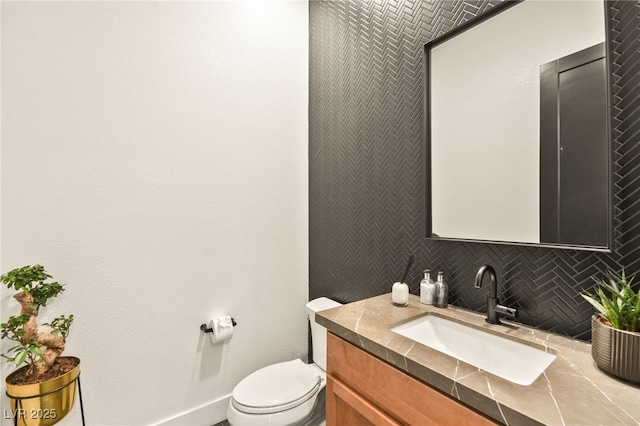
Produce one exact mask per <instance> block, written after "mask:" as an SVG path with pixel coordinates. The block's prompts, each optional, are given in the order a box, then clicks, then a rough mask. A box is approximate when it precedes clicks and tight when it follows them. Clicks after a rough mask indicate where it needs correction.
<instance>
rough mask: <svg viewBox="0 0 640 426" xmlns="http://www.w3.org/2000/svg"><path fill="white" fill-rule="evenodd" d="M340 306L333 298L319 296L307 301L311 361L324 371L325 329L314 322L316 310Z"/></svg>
mask: <svg viewBox="0 0 640 426" xmlns="http://www.w3.org/2000/svg"><path fill="white" fill-rule="evenodd" d="M338 306H342V304H341V303H338V302H336V301H335V300H331V299H327V298H326V297H320V298H318V299H313V300H311V301H310V302H309V303H307V313H308V315H309V322H310V323H311V342H312V346H313V362H314V363H315V364H316V365H317V366H318V367H320V368H322V369H323V370H324V371H326V370H327V329H326V328H324V327H323V326H321V325H320V324H318V323H316V321H315V317H316V312H320V311H324V310H325V309H330V308H335V307H338Z"/></svg>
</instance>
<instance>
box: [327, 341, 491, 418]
mask: <svg viewBox="0 0 640 426" xmlns="http://www.w3.org/2000/svg"><path fill="white" fill-rule="evenodd" d="M326 392H327V426H345V425H348V426H360V425H362V426H365V425H384V426H391V425H419V426H427V425H456V426H459V425H473V426H478V425H495V424H496V423H494V422H493V421H492V420H490V419H488V418H486V417H484V416H483V415H481V414H478V413H477V412H475V411H473V410H472V409H470V408H467V407H466V406H464V405H462V404H460V403H458V402H457V401H455V400H453V399H452V398H449V397H448V396H446V395H444V394H442V393H440V392H438V391H437V390H435V389H433V388H431V387H429V386H427V385H426V384H424V383H422V382H420V381H419V380H417V379H414V378H413V377H410V376H409V375H407V374H406V373H404V372H402V371H400V370H398V369H397V368H395V367H393V366H391V365H390V364H387V363H386V362H383V361H381V360H380V359H378V358H376V357H375V356H373V355H371V354H369V353H367V352H365V351H363V350H362V349H360V348H358V347H356V346H354V345H352V344H351V343H349V342H347V341H346V340H343V339H341V338H340V337H337V336H336V335H334V334H332V333H328V334H327V391H326Z"/></svg>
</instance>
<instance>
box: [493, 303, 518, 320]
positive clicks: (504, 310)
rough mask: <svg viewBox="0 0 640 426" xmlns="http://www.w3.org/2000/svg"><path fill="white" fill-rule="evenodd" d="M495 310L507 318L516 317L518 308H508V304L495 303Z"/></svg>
mask: <svg viewBox="0 0 640 426" xmlns="http://www.w3.org/2000/svg"><path fill="white" fill-rule="evenodd" d="M495 309H496V312H497V313H499V314H501V315H503V316H505V317H507V318H509V319H516V318H518V310H517V309H515V308H509V307H508V306H503V305H496V308H495Z"/></svg>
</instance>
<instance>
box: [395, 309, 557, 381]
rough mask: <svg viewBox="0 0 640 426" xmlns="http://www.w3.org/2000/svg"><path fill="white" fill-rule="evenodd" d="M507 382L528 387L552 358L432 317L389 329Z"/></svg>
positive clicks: (536, 350) (519, 345)
mask: <svg viewBox="0 0 640 426" xmlns="http://www.w3.org/2000/svg"><path fill="white" fill-rule="evenodd" d="M391 331H393V332H394V333H398V334H400V335H402V336H405V337H408V338H409V339H411V340H414V341H416V342H418V343H422V344H423V345H425V346H429V347H430V348H433V349H435V350H437V351H440V352H442V353H445V354H447V355H450V356H452V357H454V358H457V359H459V360H460V361H464V362H466V363H467V364H471V365H473V366H475V367H478V368H480V369H482V370H485V371H487V372H489V373H491V374H495V375H496V376H499V377H502V378H503V379H506V380H509V381H510V382H513V383H516V384H519V385H524V386H528V385H530V384H531V383H533V382H534V381H535V380H536V379H537V378H538V376H539V375H540V374H542V372H543V371H544V370H545V369H546V368H547V367H548V366H549V365H550V364H551V362H553V360H554V359H555V358H556V356H555V355H553V354H550V353H547V352H544V351H542V350H540V349H536V348H533V347H531V346H527V345H524V344H522V343H518V342H514V341H512V340H509V339H505V338H503V337H499V336H496V335H493V334H491V333H487V332H485V331H482V330H479V329H476V328H473V327H469V326H466V325H462V324H459V323H457V322H454V321H450V320H447V319H444V318H440V317H438V316H434V315H427V316H424V317H421V318H418V319H416V320H413V321H411V322H408V323H405V324H402V325H399V326H397V327H394V328H392V329H391Z"/></svg>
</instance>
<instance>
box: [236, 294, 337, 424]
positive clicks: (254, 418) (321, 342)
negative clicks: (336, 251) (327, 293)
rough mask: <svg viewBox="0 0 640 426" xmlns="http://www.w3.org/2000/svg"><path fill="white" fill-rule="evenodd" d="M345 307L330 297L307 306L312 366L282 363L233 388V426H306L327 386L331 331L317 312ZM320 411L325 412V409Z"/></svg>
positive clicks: (299, 363) (314, 301)
mask: <svg viewBox="0 0 640 426" xmlns="http://www.w3.org/2000/svg"><path fill="white" fill-rule="evenodd" d="M336 306H341V304H340V303H338V302H335V301H333V300H331V299H327V298H326V297H321V298H318V299H314V300H312V301H310V302H309V303H307V314H308V317H309V321H310V323H311V339H312V340H311V341H312V343H313V344H312V346H313V361H314V363H312V364H305V363H304V362H302V360H299V359H294V360H292V361H285V362H279V363H277V364H272V365H269V366H267V367H264V368H261V369H260V370H258V371H255V372H253V373H251V374H250V375H248V376H247V377H245V378H244V379H242V380H241V381H240V383H238V384H237V385H236V387H235V388H234V389H233V393H232V395H231V401H230V402H229V408H228V409H227V420H228V422H229V423H230V424H231V425H232V426H267V425H274V426H287V425H305V424H307V423H308V422H309V421H310V418H311V417H315V415H314V413H317V412H318V410H317V409H316V410H314V408H315V407H316V405H317V404H318V403H322V404H323V403H324V400H323V401H322V402H318V401H319V398H318V396H319V394H320V391H322V390H323V389H324V387H325V384H326V373H325V370H326V368H327V365H326V364H327V330H326V329H325V328H324V327H322V326H321V325H319V324H317V323H316V322H315V313H316V312H319V311H323V310H325V309H329V308H335V307H336ZM318 408H320V409H321V410H322V411H323V412H324V409H323V408H322V407H318Z"/></svg>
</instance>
